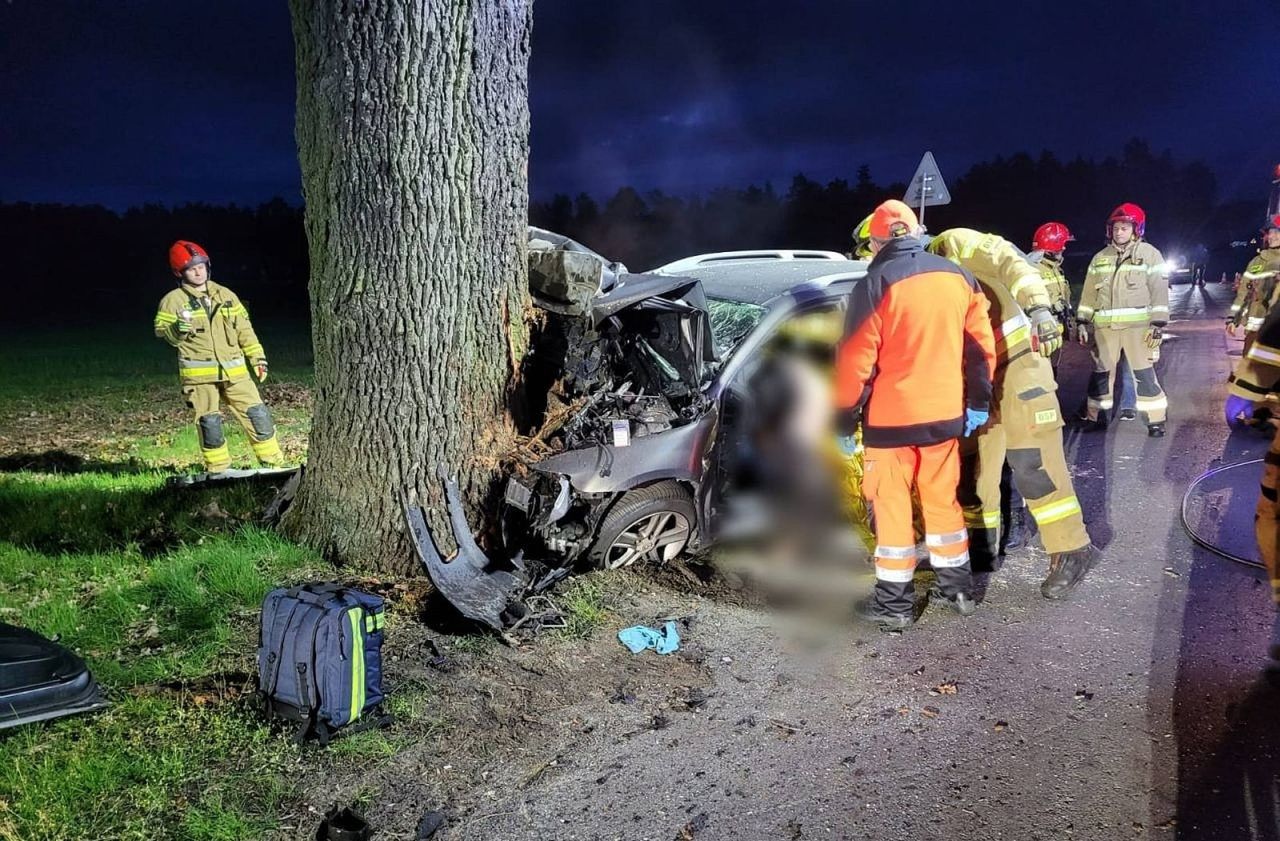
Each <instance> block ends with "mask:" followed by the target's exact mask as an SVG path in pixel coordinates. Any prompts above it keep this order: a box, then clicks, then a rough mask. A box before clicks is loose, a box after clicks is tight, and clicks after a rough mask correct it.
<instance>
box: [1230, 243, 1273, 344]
mask: <svg viewBox="0 0 1280 841" xmlns="http://www.w3.org/2000/svg"><path fill="white" fill-rule="evenodd" d="M1277 274H1280V248H1264V249H1262V250H1261V251H1259V252H1258V253H1257V254H1256V255H1255V256H1254V258H1253V259H1252V260H1250V261H1249V265H1247V266H1245V268H1244V274H1242V275H1240V286H1239V288H1237V289H1236V299H1235V300H1234V301H1232V302H1231V310H1230V311H1229V312H1228V314H1227V318H1228V319H1229V320H1231V321H1234V322H1235V323H1236V324H1240V323H1241V322H1242V321H1243V322H1244V324H1245V329H1246V330H1257V329H1259V328H1260V327H1261V326H1262V320H1263V319H1264V318H1266V317H1267V313H1268V312H1270V310H1271V305H1272V303H1273V300H1272V299H1273V298H1274V297H1275V290H1276V275H1277ZM1246 303H1247V304H1248V306H1247V309H1246Z"/></svg>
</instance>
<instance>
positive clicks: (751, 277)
mask: <svg viewBox="0 0 1280 841" xmlns="http://www.w3.org/2000/svg"><path fill="white" fill-rule="evenodd" d="M792 255H805V256H792ZM809 255H822V256H809ZM652 273H655V274H678V275H680V276H682V277H693V278H697V279H698V280H700V281H702V288H703V291H705V292H706V294H707V297H708V298H716V299H719V300H722V301H737V302H740V303H745V304H760V305H764V304H768V303H769V302H771V301H773V300H774V299H776V298H779V297H781V296H783V295H786V294H787V293H789V292H799V291H802V290H810V291H815V292H817V291H820V290H822V289H825V288H826V287H827V286H830V285H831V284H834V283H840V282H842V281H844V282H851V281H854V280H859V279H861V278H863V277H865V276H866V274H867V263H866V262H865V261H863V260H849V259H846V258H845V257H843V256H842V255H839V254H836V253H834V252H829V251H828V252H814V251H809V252H802V251H773V252H768V251H763V252H762V251H755V252H720V253H717V254H707V255H698V256H696V257H687V258H685V259H683V260H677V261H675V262H674V263H668V264H667V265H665V266H661V267H660V268H657V269H654V270H653V272H652Z"/></svg>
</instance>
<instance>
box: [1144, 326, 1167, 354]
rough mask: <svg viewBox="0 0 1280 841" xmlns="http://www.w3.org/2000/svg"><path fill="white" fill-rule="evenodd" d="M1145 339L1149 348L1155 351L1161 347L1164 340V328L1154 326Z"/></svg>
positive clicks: (1150, 328) (1149, 329) (1148, 330)
mask: <svg viewBox="0 0 1280 841" xmlns="http://www.w3.org/2000/svg"><path fill="white" fill-rule="evenodd" d="M1143 338H1144V339H1145V340H1146V342H1147V347H1149V348H1151V349H1152V350H1155V349H1156V348H1158V347H1160V342H1161V341H1162V340H1163V339H1164V328H1163V327H1161V326H1160V325H1158V324H1152V325H1151V327H1149V328H1148V329H1147V334H1146V335H1145V336H1143Z"/></svg>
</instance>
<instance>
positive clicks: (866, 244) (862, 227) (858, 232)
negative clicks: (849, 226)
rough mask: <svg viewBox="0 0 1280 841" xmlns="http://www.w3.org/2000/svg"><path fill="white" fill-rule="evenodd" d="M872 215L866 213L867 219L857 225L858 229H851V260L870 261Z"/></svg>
mask: <svg viewBox="0 0 1280 841" xmlns="http://www.w3.org/2000/svg"><path fill="white" fill-rule="evenodd" d="M872 216H875V214H874V213H868V214H867V218H866V219H863V220H862V221H861V222H859V223H858V227H856V228H854V229H853V259H855V260H870V259H871V257H872V254H871V217H872Z"/></svg>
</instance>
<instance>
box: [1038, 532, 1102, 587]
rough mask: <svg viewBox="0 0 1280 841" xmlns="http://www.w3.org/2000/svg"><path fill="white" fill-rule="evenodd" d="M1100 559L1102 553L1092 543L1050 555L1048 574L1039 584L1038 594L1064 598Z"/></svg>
mask: <svg viewBox="0 0 1280 841" xmlns="http://www.w3.org/2000/svg"><path fill="white" fill-rule="evenodd" d="M1101 560H1102V554H1101V553H1100V552H1099V551H1098V548H1097V547H1096V546H1094V545H1093V544H1092V543H1090V544H1089V545H1088V546H1085V547H1084V548H1082V549H1075V550H1072V551H1070V552H1056V553H1054V554H1052V555H1050V556H1049V575H1048V577H1047V578H1045V580H1044V581H1043V582H1041V584H1040V594H1041V595H1042V596H1044V597H1045V598H1046V599H1065V598H1066V597H1067V595H1068V594H1069V593H1070V592H1071V591H1072V590H1074V589H1075V588H1076V585H1077V584H1079V583H1080V582H1081V581H1083V580H1084V577H1085V575H1086V574H1087V573H1088V572H1089V570H1091V569H1093V568H1094V567H1096V566H1097V565H1098V562H1099V561H1101Z"/></svg>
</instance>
